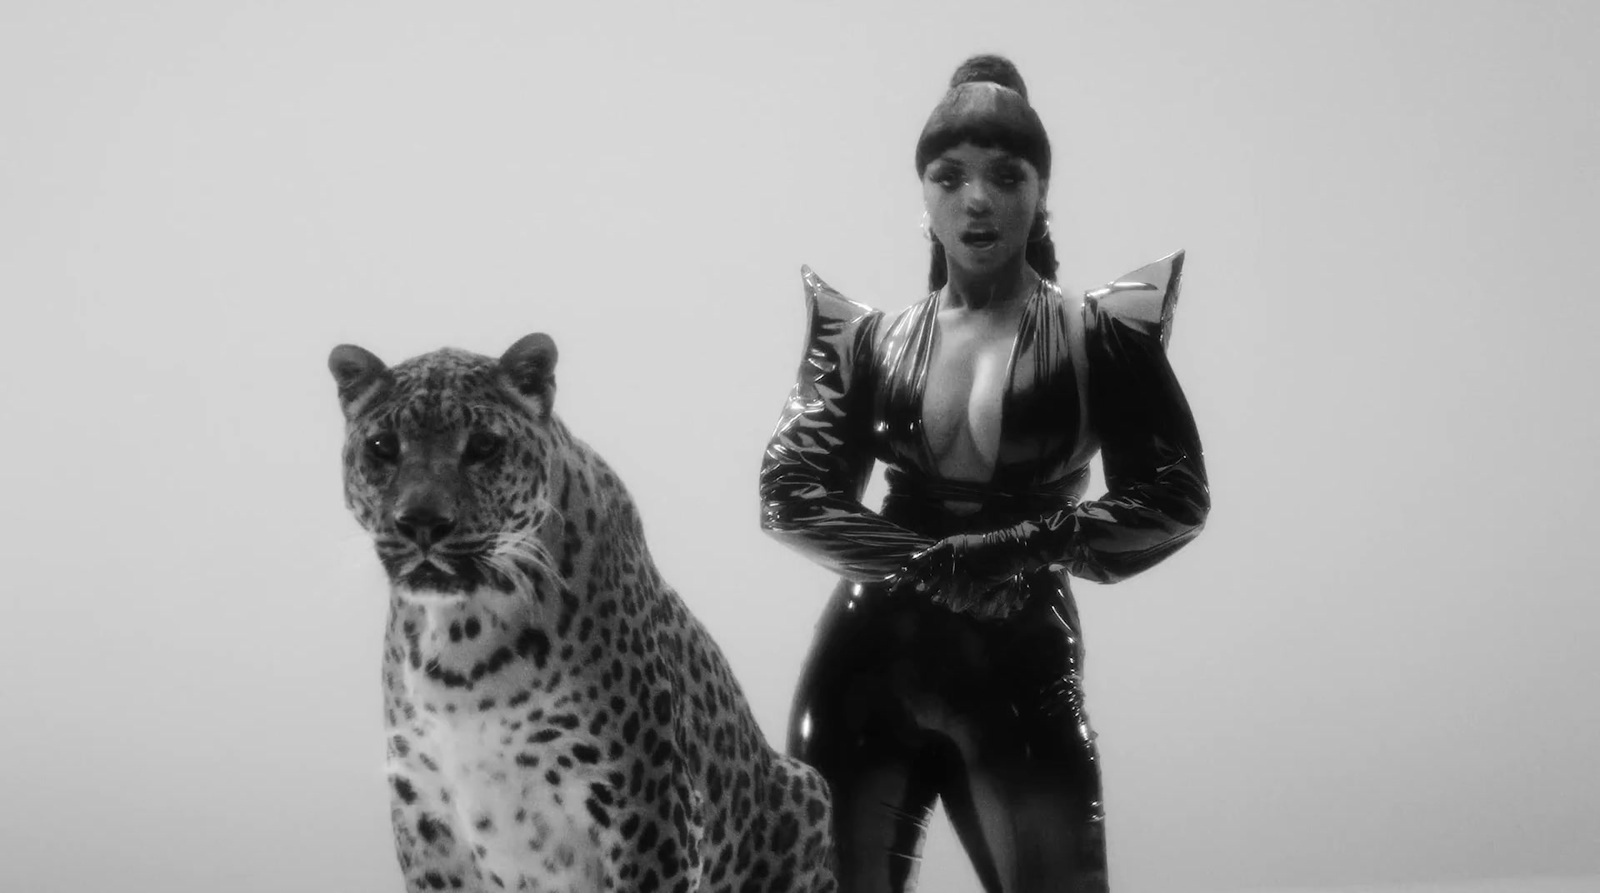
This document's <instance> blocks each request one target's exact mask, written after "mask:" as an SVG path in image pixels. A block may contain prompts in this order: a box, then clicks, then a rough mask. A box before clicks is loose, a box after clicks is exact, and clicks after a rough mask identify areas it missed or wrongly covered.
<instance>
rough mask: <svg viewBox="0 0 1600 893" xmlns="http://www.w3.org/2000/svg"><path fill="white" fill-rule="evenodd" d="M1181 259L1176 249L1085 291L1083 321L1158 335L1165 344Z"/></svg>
mask: <svg viewBox="0 0 1600 893" xmlns="http://www.w3.org/2000/svg"><path fill="white" fill-rule="evenodd" d="M1183 258H1184V252H1183V251H1181V250H1180V251H1175V252H1173V253H1172V254H1169V255H1167V256H1166V257H1163V258H1161V259H1160V260H1157V261H1155V262H1153V263H1148V264H1145V265H1144V266H1142V267H1140V268H1139V269H1137V270H1134V271H1132V272H1130V273H1126V274H1124V275H1122V276H1118V277H1117V278H1116V279H1113V280H1111V281H1110V282H1108V283H1106V284H1105V285H1102V286H1100V287H1099V288H1095V289H1091V290H1090V291H1087V292H1085V293H1084V295H1083V303H1084V313H1085V319H1086V321H1087V322H1088V323H1089V325H1091V326H1097V327H1098V326H1106V325H1112V326H1116V327H1119V328H1122V329H1128V330H1132V331H1134V332H1136V333H1138V334H1140V335H1144V336H1146V337H1150V338H1158V339H1160V341H1161V346H1162V347H1165V346H1166V345H1167V342H1168V341H1169V340H1170V339H1171V338H1172V317H1173V312H1174V311H1175V310H1176V309H1177V305H1178V290H1179V286H1180V285H1181V283H1182V280H1183Z"/></svg>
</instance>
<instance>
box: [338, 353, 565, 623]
mask: <svg viewBox="0 0 1600 893" xmlns="http://www.w3.org/2000/svg"><path fill="white" fill-rule="evenodd" d="M555 366H556V346H555V342H554V341H552V340H551V339H550V337H549V336H548V335H543V334H536V335H529V336H527V337H526V338H523V339H521V340H520V341H518V342H517V343H516V344H513V345H512V346H511V348H510V349H509V350H507V351H506V352H505V354H504V355H503V356H501V357H500V358H499V359H498V360H496V359H494V358H491V357H486V356H482V355H479V354H475V353H469V352H467V351H462V350H455V349H448V348H447V349H444V350H438V351H434V352H433V353H428V354H424V355H422V356H419V357H415V358H413V359H410V360H407V361H405V362H403V363H400V364H399V365H397V366H394V367H389V366H386V365H384V363H383V361H382V360H380V359H378V358H377V357H376V356H374V355H373V354H372V353H371V352H369V351H367V350H364V349H362V348H360V347H356V346H354V345H350V344H344V345H340V346H339V347H336V348H334V349H333V352H332V353H331V354H330V355H329V357H328V368H329V370H330V371H331V372H332V373H333V378H334V381H336V382H337V383H338V386H339V403H340V406H341V408H342V409H343V410H344V417H345V443H344V493H345V504H346V506H348V507H349V509H350V511H351V513H352V514H354V515H355V518H356V520H357V521H358V522H359V523H360V524H361V526H362V527H363V528H365V529H366V531H367V532H368V533H369V534H371V536H372V539H373V542H374V544H375V545H376V547H377V552H378V557H379V559H380V560H381V561H382V562H383V566H384V569H385V570H386V571H387V572H388V575H389V579H390V582H391V583H392V584H393V587H394V590H395V591H396V592H397V593H399V594H401V595H403V596H411V597H424V598H426V597H461V596H467V595H471V594H473V593H475V592H479V591H483V590H490V591H494V592H500V593H508V594H509V593H516V592H527V591H529V589H530V588H531V586H532V576H531V575H534V574H537V573H539V572H541V570H542V569H547V568H548V564H549V562H548V558H549V554H548V550H547V549H546V547H545V546H544V544H543V541H542V538H541V537H540V535H539V534H540V530H541V525H543V523H544V521H545V520H546V519H547V518H548V517H549V515H550V502H549V500H548V499H547V498H546V495H545V494H546V490H547V488H548V483H547V482H548V481H549V478H550V473H549V467H550V466H549V462H550V457H551V455H552V453H553V452H554V451H555V450H556V449H557V448H558V447H559V442H560V440H561V431H560V423H559V422H558V421H557V420H556V418H555V417H554V415H553V414H552V405H553V403H554V399H555Z"/></svg>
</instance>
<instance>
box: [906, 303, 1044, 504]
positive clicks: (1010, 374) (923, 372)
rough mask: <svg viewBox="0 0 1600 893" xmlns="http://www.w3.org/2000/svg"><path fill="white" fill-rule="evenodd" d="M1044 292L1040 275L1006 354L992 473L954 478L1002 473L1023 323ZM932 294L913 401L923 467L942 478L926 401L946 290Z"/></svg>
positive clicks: (919, 335) (921, 338) (992, 477)
mask: <svg viewBox="0 0 1600 893" xmlns="http://www.w3.org/2000/svg"><path fill="white" fill-rule="evenodd" d="M1043 293H1044V278H1043V277H1040V279H1039V281H1038V283H1037V284H1035V285H1034V287H1033V291H1032V292H1031V293H1030V294H1029V295H1028V296H1027V297H1026V298H1024V299H1023V303H1022V312H1021V313H1020V314H1018V316H1017V325H1016V329H1015V330H1014V331H1013V332H1012V333H1011V348H1010V350H1009V351H1008V353H1007V355H1006V368H1005V373H1004V375H1003V376H1002V378H1001V380H1002V381H1003V382H1004V384H1003V386H1002V387H1001V389H1000V410H999V413H998V414H997V416H996V420H995V450H994V462H993V464H992V465H991V466H990V468H989V475H988V477H986V478H984V479H983V480H972V481H968V480H963V479H961V478H951V479H950V480H956V481H961V482H962V483H969V484H993V483H994V481H995V478H996V476H997V475H999V473H1000V452H1001V449H1002V447H1003V446H1004V445H1005V441H1006V404H1007V403H1008V402H1010V400H1009V398H1010V396H1011V392H1012V390H1013V385H1014V384H1015V382H1016V375H1017V357H1018V354H1020V353H1021V348H1022V327H1023V326H1024V325H1025V324H1027V321H1028V319H1029V317H1030V316H1031V315H1032V314H1035V313H1037V312H1038V306H1037V305H1038V302H1039V300H1040V296H1041V295H1042V294H1043ZM930 297H931V301H930V302H929V303H930V305H931V306H930V307H929V308H928V313H927V318H926V320H925V321H924V322H923V324H922V326H921V329H922V330H921V331H920V332H918V333H917V342H918V344H917V353H916V362H917V366H916V369H915V370H914V374H913V376H912V388H911V399H912V405H913V406H915V407H916V413H917V414H916V419H917V435H918V437H917V441H918V443H919V445H920V447H921V452H922V463H923V467H925V468H927V469H928V470H929V471H930V472H931V473H933V474H935V475H938V476H940V477H941V478H942V475H940V474H939V460H938V457H937V456H936V455H934V452H933V443H932V441H930V440H929V439H928V424H927V418H926V416H927V411H926V408H925V406H924V403H923V401H924V399H925V398H926V397H927V394H928V368H929V367H930V366H931V365H932V364H933V352H934V349H935V348H936V347H937V346H938V339H939V312H940V311H941V310H943V309H944V304H945V300H944V290H943V289H941V290H940V291H936V292H934V293H933V294H932V295H931V296H930ZM971 400H972V394H971V392H970V391H969V392H968V394H967V410H968V414H970V411H971V406H972V402H971Z"/></svg>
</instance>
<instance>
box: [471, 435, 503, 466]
mask: <svg viewBox="0 0 1600 893" xmlns="http://www.w3.org/2000/svg"><path fill="white" fill-rule="evenodd" d="M505 442H506V441H505V438H504V437H501V436H500V435H498V434H491V433H490V432H488V431H477V432H474V433H473V434H472V435H471V436H470V437H468V438H467V447H466V449H464V450H462V452H461V461H462V462H465V463H467V464H468V465H474V464H477V463H479V462H487V461H488V460H490V459H492V458H494V457H495V455H497V454H498V453H499V452H500V448H501V447H502V446H504V445H505Z"/></svg>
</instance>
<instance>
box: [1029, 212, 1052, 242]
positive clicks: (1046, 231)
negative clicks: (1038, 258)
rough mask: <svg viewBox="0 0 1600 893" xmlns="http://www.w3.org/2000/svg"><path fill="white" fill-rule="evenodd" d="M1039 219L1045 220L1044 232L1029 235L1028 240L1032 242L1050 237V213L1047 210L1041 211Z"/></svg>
mask: <svg viewBox="0 0 1600 893" xmlns="http://www.w3.org/2000/svg"><path fill="white" fill-rule="evenodd" d="M1039 220H1041V221H1043V222H1044V232H1042V233H1040V234H1038V235H1037V236H1035V235H1029V236H1028V241H1030V242H1043V241H1044V240H1045V239H1048V238H1050V215H1049V214H1048V213H1047V212H1045V211H1040V212H1039Z"/></svg>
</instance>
